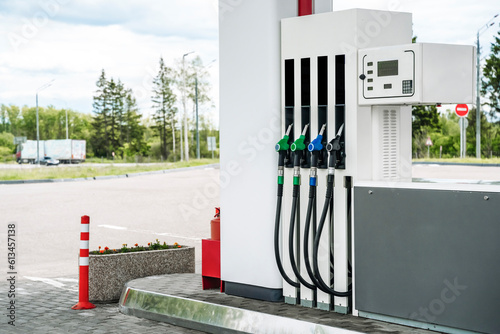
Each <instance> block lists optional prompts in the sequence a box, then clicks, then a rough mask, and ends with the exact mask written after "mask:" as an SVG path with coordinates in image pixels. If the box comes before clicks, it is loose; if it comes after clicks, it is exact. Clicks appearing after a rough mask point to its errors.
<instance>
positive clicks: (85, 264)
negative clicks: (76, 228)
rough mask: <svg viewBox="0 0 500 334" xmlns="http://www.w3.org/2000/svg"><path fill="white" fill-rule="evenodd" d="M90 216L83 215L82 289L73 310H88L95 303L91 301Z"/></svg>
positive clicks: (81, 243) (81, 245)
mask: <svg viewBox="0 0 500 334" xmlns="http://www.w3.org/2000/svg"><path fill="white" fill-rule="evenodd" d="M89 223H90V218H89V216H82V224H81V230H80V232H81V233H80V283H79V285H80V289H79V293H78V300H79V301H78V304H76V305H75V306H73V307H72V309H73V310H86V309H91V308H94V307H95V305H94V304H92V303H91V302H89V226H90V225H89Z"/></svg>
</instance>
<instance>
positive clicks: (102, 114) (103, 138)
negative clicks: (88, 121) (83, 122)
mask: <svg viewBox="0 0 500 334" xmlns="http://www.w3.org/2000/svg"><path fill="white" fill-rule="evenodd" d="M96 85H97V91H96V95H95V96H94V103H93V104H92V107H93V110H92V111H93V112H94V117H93V120H92V127H93V129H94V133H93V136H92V140H91V142H92V147H93V149H94V154H95V155H96V156H101V157H102V156H106V157H109V153H110V152H109V150H108V149H109V138H108V123H109V113H110V111H109V106H110V103H111V102H110V95H109V90H108V81H107V79H106V73H105V72H104V69H103V70H102V71H101V76H100V77H99V79H98V80H97V82H96Z"/></svg>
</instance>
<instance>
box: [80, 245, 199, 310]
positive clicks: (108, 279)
mask: <svg viewBox="0 0 500 334" xmlns="http://www.w3.org/2000/svg"><path fill="white" fill-rule="evenodd" d="M194 270H195V264H194V247H188V246H183V247H182V248H172V249H162V250H153V251H142V252H132V253H121V254H107V255H90V256H89V300H90V301H94V302H110V301H117V300H118V299H119V298H120V294H121V292H122V289H123V287H124V285H125V283H126V282H128V281H130V280H133V279H135V278H141V277H146V276H154V275H164V274H177V273H194Z"/></svg>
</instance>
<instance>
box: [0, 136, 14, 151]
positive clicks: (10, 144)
mask: <svg viewBox="0 0 500 334" xmlns="http://www.w3.org/2000/svg"><path fill="white" fill-rule="evenodd" d="M0 146H3V147H7V148H8V149H10V151H11V153H12V152H14V149H15V148H16V145H14V135H13V134H12V133H8V132H2V133H0Z"/></svg>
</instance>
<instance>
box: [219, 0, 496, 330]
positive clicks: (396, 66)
mask: <svg viewBox="0 0 500 334" xmlns="http://www.w3.org/2000/svg"><path fill="white" fill-rule="evenodd" d="M262 8H266V9H267V12H266V13H267V15H266V16H262V17H260V19H262V20H261V21H262V22H261V21H259V25H255V21H254V20H255V16H256V15H257V14H256V13H259V14H260V13H262ZM252 13H253V14H252ZM294 15H296V7H295V4H294V3H293V2H284V1H278V0H276V1H267V0H266V1H264V0H256V1H251V2H242V3H241V6H240V7H238V8H234V11H232V12H231V15H229V14H228V15H227V16H225V17H224V20H221V21H220V25H221V26H220V27H221V29H220V31H221V35H220V36H221V37H220V41H221V47H220V50H221V109H220V110H221V128H226V129H231V128H233V127H234V126H235V125H238V126H240V125H241V124H242V122H243V123H244V124H245V125H246V126H245V131H223V132H221V149H222V153H221V175H223V176H222V177H221V182H223V181H226V182H224V184H223V185H221V204H222V205H224V207H225V208H226V212H227V213H226V214H225V222H226V223H225V224H224V226H223V229H222V230H221V239H222V240H223V241H224V242H223V243H222V245H223V246H222V247H223V248H221V278H222V279H223V280H224V281H225V286H226V293H228V294H234V295H238V296H242V297H251V298H256V299H264V300H270V301H281V300H282V299H284V302H286V303H288V304H296V305H298V306H297V307H315V308H319V309H322V310H328V311H334V312H338V313H343V314H346V313H351V314H352V315H354V316H362V317H368V318H375V319H380V320H383V321H388V322H397V323H401V324H405V325H411V326H415V327H421V328H432V329H436V330H440V331H443V332H450V333H457V332H464V333H465V332H466V331H467V330H468V331H472V332H485V333H489V332H498V328H500V327H499V326H500V323H499V321H498V317H497V316H496V314H495V313H494V312H492V310H495V307H496V306H497V305H498V299H499V298H500V295H499V294H498V289H495V287H496V286H497V282H496V281H495V280H496V279H497V277H498V274H499V271H498V269H497V268H498V266H496V263H498V261H499V257H498V242H497V240H496V239H497V236H498V233H500V227H499V225H498V201H500V189H498V188H497V189H494V190H491V191H490V190H485V188H482V185H478V187H465V186H463V185H454V187H453V189H451V190H450V189H449V188H445V187H444V186H439V185H435V184H431V185H428V184H427V185H426V184H423V183H415V182H411V181H412V173H411V167H412V166H411V165H412V160H411V131H412V130H411V122H412V115H411V106H412V105H415V104H424V105H429V104H441V103H442V104H447V103H450V104H455V103H473V102H474V100H475V96H474V92H475V80H474V69H475V66H476V63H475V56H474V55H475V52H476V50H475V48H474V47H473V46H460V45H444V44H429V43H415V44H412V43H411V40H412V37H413V32H412V18H411V14H410V13H401V12H389V11H377V10H365V9H352V10H346V11H338V12H328V13H322V14H315V15H308V16H302V17H292V16H294ZM279 20H281V21H280V22H281V24H280V25H278V24H277V22H278V21H279ZM249 40H251V41H252V43H253V44H252V45H251V47H249V43H248V41H249ZM273 45H274V46H276V47H275V48H273V47H270V46H273ZM254 47H255V50H253V48H254ZM222 60H224V61H222ZM278 63H279V68H277V67H276V66H275V65H277V64H278ZM241 64H245V65H246V66H241ZM234 87H237V88H234ZM242 88H244V89H242ZM256 96H258V97H259V98H257V99H256V98H255V97H256ZM242 101H245V103H242ZM235 110H238V112H235ZM275 120H279V121H278V122H279V123H280V124H279V130H277V129H276V127H275V126H274V125H275ZM247 128H248V129H247ZM275 129H276V130H275ZM272 131H274V132H273V133H274V137H273V138H274V139H273V140H272V141H268V144H269V145H267V146H266V147H267V149H265V148H263V147H264V146H265V145H261V146H259V145H255V146H254V147H253V149H252V150H250V149H249V147H248V143H249V142H252V143H255V138H256V137H257V138H258V137H259V136H260V138H261V139H266V138H268V137H269V136H268V134H269V133H270V132H272ZM247 133H250V135H248V134H247ZM283 134H284V135H283ZM280 136H283V137H282V139H281V140H279V142H278V143H277V144H276V146H275V149H276V151H277V154H276V153H274V152H272V149H271V147H270V146H271V143H270V142H272V144H274V143H276V141H275V140H276V139H278V137H280ZM263 142H264V140H261V142H260V143H259V144H262V143H263ZM247 153H250V154H247ZM276 155H277V156H276ZM276 158H277V159H276ZM276 160H277V161H278V169H277V170H278V180H277V181H278V182H277V185H276ZM226 172H227V173H226ZM258 173H260V177H259V180H256V179H255V177H254V176H255V175H256V174H258ZM307 175H308V176H309V177H308V179H307ZM271 184H272V186H271ZM447 187H450V186H449V185H447ZM457 189H458V190H460V191H458V190H457ZM464 189H465V190H464ZM256 194H259V196H256ZM275 194H277V198H276V197H274V196H275ZM427 196H428V198H427ZM454 199H460V200H461V202H459V204H457V203H453V200H454ZM275 200H276V206H274V205H269V203H271V202H274V201H275ZM415 203H416V204H415ZM465 203H467V204H465ZM469 203H470V204H469ZM419 205H420V207H419ZM462 206H466V209H465V210H463V209H462ZM253 207H260V208H261V210H262V212H263V214H262V215H261V216H260V217H259V219H257V220H256V219H254V217H252V214H251V213H252V211H251V208H253ZM421 208H424V209H423V210H422V209H421ZM444 208H446V210H445V209H444ZM477 208H479V210H478V209H477ZM419 210H420V211H419ZM476 215H477V216H480V219H478V218H476ZM266 217H268V218H266ZM273 221H274V226H272V222H273ZM256 225H257V226H258V227H259V228H258V229H257V228H255V226H256ZM457 227H458V228H457ZM394 236H396V237H394ZM469 236H471V237H469ZM255 240H259V241H261V243H260V244H259V247H255ZM386 245H389V246H387V247H386ZM484 245H487V247H484ZM271 253H273V254H271ZM479 253H480V254H481V255H480V256H477V254H479ZM449 275H451V276H449ZM453 275H457V276H453ZM483 282H484V283H483ZM415 286H417V288H415ZM452 300H453V303H452V302H451V301H452ZM432 312H433V313H432ZM440 326H442V327H440Z"/></svg>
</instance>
